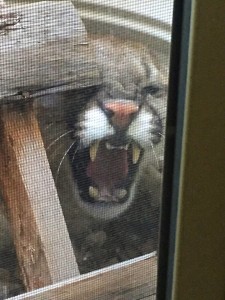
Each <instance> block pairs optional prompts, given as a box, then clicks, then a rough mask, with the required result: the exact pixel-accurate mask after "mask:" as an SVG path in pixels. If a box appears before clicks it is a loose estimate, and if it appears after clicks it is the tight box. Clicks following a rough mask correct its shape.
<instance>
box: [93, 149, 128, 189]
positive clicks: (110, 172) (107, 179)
mask: <svg viewBox="0 0 225 300" xmlns="http://www.w3.org/2000/svg"><path fill="white" fill-rule="evenodd" d="M127 174H128V162H127V151H126V150H124V149H114V150H107V149H106V148H105V146H104V145H100V146H99V148H98V152H97V156H96V159H95V161H94V162H92V161H91V160H90V162H89V164H88V167H87V176H88V177H90V178H91V179H92V182H93V183H95V184H96V185H97V186H98V187H100V188H101V187H107V189H110V188H113V187H114V186H115V185H116V184H119V183H120V182H121V181H122V180H124V179H125V178H126V177H127Z"/></svg>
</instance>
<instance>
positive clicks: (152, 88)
mask: <svg viewBox="0 0 225 300" xmlns="http://www.w3.org/2000/svg"><path fill="white" fill-rule="evenodd" d="M143 90H144V92H145V93H146V94H150V95H151V96H153V97H160V96H161V95H162V92H163V89H162V87H161V86H159V85H153V84H152V85H149V86H146V87H144V89H143Z"/></svg>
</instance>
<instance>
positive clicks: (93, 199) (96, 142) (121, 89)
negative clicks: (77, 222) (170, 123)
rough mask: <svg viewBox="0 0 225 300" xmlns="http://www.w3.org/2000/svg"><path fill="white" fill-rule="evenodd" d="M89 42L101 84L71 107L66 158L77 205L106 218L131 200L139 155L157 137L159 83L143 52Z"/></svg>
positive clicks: (159, 127)
mask: <svg viewBox="0 0 225 300" xmlns="http://www.w3.org/2000/svg"><path fill="white" fill-rule="evenodd" d="M92 45H93V48H94V49H95V53H96V56H97V62H98V65H99V68H100V70H101V71H102V76H103V82H104V83H103V86H102V88H101V89H100V90H99V91H98V92H97V93H96V94H95V95H94V96H93V97H92V98H91V99H89V101H88V103H87V104H86V105H85V107H84V108H82V109H80V110H79V109H77V111H76V116H74V123H73V128H74V131H73V137H74V141H75V144H76V149H75V152H73V155H72V156H73V158H72V160H71V161H72V165H73V174H74V179H75V182H76V188H77V191H78V193H77V197H76V198H77V199H76V200H77V201H78V203H79V205H80V206H81V207H82V208H83V209H85V210H86V211H88V213H89V214H91V215H92V216H94V217H97V218H100V219H110V218H114V217H116V216H118V215H119V214H121V213H122V212H123V211H124V210H126V209H127V208H128V206H129V205H130V203H131V202H132V200H133V199H134V198H135V195H136V185H137V178H139V176H138V174H139V173H140V170H141V168H143V166H144V165H145V156H146V155H147V153H151V152H154V147H155V145H156V144H157V143H159V141H160V139H161V136H162V121H161V118H160V115H159V113H158V111H157V101H158V99H160V97H161V95H162V90H163V86H162V84H161V81H160V77H159V72H158V70H157V69H156V67H155V66H154V64H153V63H152V61H151V58H150V56H149V55H148V54H147V53H146V50H145V51H144V50H143V49H142V48H141V49H136V48H132V47H130V46H128V45H127V44H121V43H118V42H117V41H114V40H106V39H101V40H99V39H97V40H93V41H92ZM155 104H156V105H155ZM139 180H141V178H139Z"/></svg>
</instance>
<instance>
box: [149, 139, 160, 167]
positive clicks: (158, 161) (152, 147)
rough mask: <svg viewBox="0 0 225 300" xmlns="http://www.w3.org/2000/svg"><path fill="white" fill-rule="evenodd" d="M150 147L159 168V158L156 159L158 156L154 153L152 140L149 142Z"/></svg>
mask: <svg viewBox="0 0 225 300" xmlns="http://www.w3.org/2000/svg"><path fill="white" fill-rule="evenodd" d="M151 147H152V152H153V154H154V156H155V160H156V164H157V168H158V169H159V160H158V157H157V155H156V153H155V150H154V146H153V144H152V142H151Z"/></svg>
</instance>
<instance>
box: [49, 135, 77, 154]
mask: <svg viewBox="0 0 225 300" xmlns="http://www.w3.org/2000/svg"><path fill="white" fill-rule="evenodd" d="M71 132H73V130H69V131H67V132H65V133H63V134H61V135H60V136H59V137H58V138H57V139H55V140H54V141H53V142H51V143H50V144H49V145H48V147H47V148H46V151H48V150H49V149H50V148H51V147H52V146H53V145H54V144H55V143H56V142H58V141H59V140H60V139H61V138H63V137H64V136H66V135H67V134H69V133H71Z"/></svg>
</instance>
